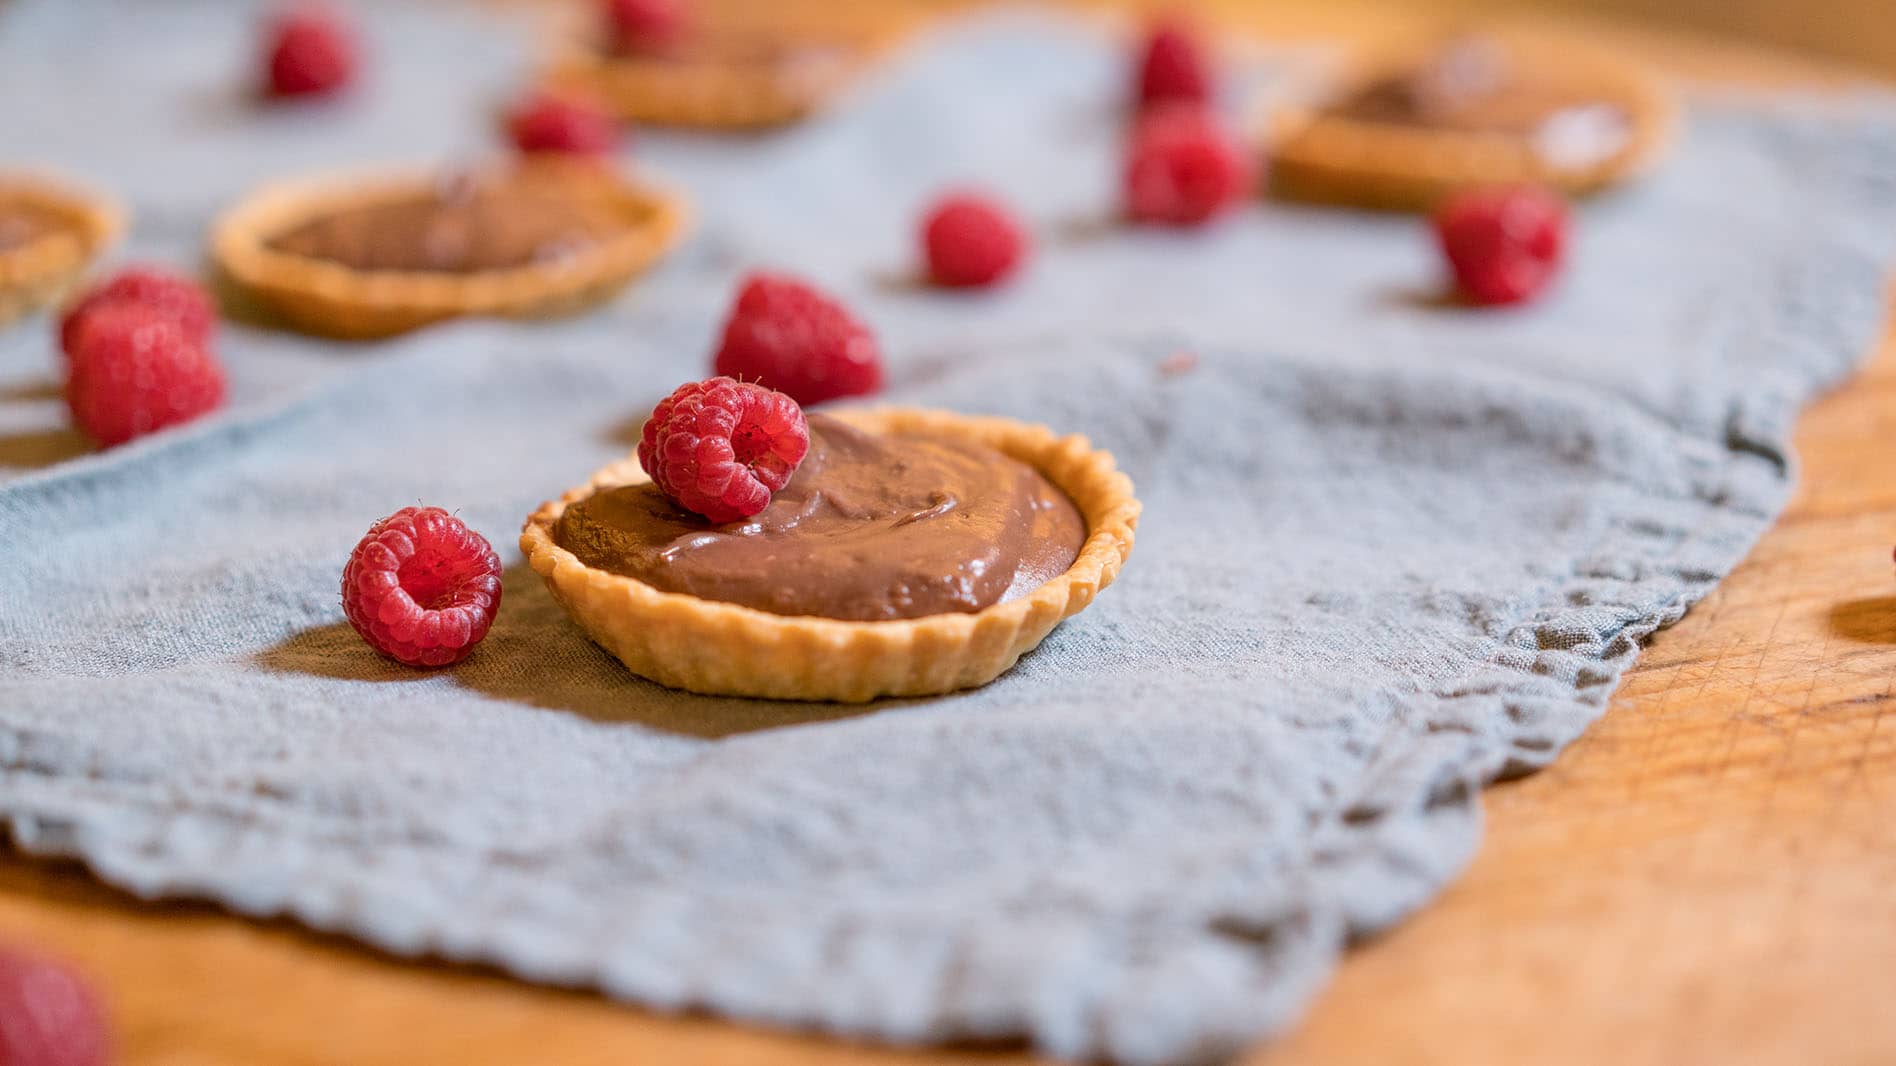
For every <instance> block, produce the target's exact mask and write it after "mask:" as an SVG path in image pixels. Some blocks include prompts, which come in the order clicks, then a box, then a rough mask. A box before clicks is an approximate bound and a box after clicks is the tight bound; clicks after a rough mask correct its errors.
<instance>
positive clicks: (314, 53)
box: [265, 5, 356, 96]
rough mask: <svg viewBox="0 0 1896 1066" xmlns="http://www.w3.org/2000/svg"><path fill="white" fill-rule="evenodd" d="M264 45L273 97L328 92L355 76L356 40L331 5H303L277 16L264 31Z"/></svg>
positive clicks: (266, 81) (313, 94) (335, 89)
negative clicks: (325, 6) (330, 8)
mask: <svg viewBox="0 0 1896 1066" xmlns="http://www.w3.org/2000/svg"><path fill="white" fill-rule="evenodd" d="M265 47H266V49H267V53H268V59H267V61H266V62H267V66H266V80H265V85H266V87H267V88H268V89H269V91H270V94H271V95H272V96H327V95H329V94H330V93H334V92H336V91H338V90H340V89H342V88H344V87H346V86H347V85H348V84H349V83H350V82H351V81H353V80H354V78H355V72H356V49H355V38H354V37H353V35H352V34H351V33H350V31H349V27H348V25H347V24H346V23H345V22H343V20H342V18H341V16H340V15H338V14H336V13H335V12H334V11H331V10H329V9H328V8H324V7H317V6H308V5H305V6H299V7H295V8H292V9H289V10H286V11H284V12H282V13H280V14H278V15H277V16H276V18H275V19H273V20H272V21H271V22H270V24H269V26H268V28H267V29H266V31H265Z"/></svg>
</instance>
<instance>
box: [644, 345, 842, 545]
mask: <svg viewBox="0 0 1896 1066" xmlns="http://www.w3.org/2000/svg"><path fill="white" fill-rule="evenodd" d="M809 450H810V426H809V423H807V422H805V421H804V418H803V409H802V408H800V407H798V406H797V402H796V401H795V400H792V399H791V398H790V397H788V396H785V395H784V394H783V393H781V392H773V391H772V390H770V389H766V388H764V387H763V386H762V385H748V384H745V383H744V382H741V381H734V380H732V379H731V378H708V379H706V380H704V381H693V382H688V383H686V384H684V385H680V386H678V388H677V390H676V391H674V392H673V393H672V394H671V395H670V396H667V397H665V398H664V399H662V400H660V401H658V406H657V407H654V408H652V417H651V418H649V419H647V420H646V423H645V435H644V436H643V437H642V438H640V440H639V465H641V466H643V467H644V468H645V472H646V473H647V474H649V475H651V478H652V484H654V485H657V486H658V488H659V491H660V492H663V493H664V494H665V495H667V496H670V497H671V498H672V501H673V502H675V503H677V504H678V506H680V507H683V508H685V509H686V510H688V511H694V512H696V513H698V514H701V515H703V516H705V517H706V518H708V519H710V520H711V521H713V522H716V523H720V524H722V523H724V522H735V521H737V520H739V519H742V518H749V517H750V516H751V515H754V514H756V513H757V512H759V511H761V510H763V509H764V508H765V507H767V506H769V504H770V494H771V493H773V492H776V491H777V490H778V489H780V488H783V487H784V485H786V484H788V483H789V481H790V475H791V474H793V473H796V469H797V464H798V463H801V462H802V461H803V453H804V452H807V451H809Z"/></svg>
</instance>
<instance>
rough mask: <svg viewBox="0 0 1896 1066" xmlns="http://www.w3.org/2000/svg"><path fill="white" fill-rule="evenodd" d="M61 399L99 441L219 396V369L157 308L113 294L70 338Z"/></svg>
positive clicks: (171, 420)
mask: <svg viewBox="0 0 1896 1066" xmlns="http://www.w3.org/2000/svg"><path fill="white" fill-rule="evenodd" d="M71 363H72V373H71V376H70V377H69V378H68V379H67V381H66V404H67V406H69V407H70V408H72V420H73V422H74V423H76V424H77V425H78V426H79V428H80V429H82V430H84V431H85V433H86V435H87V436H89V437H91V438H92V439H93V440H96V441H98V442H99V443H100V444H104V445H107V446H111V445H115V444H123V443H125V442H126V441H128V440H131V439H132V438H134V437H142V436H144V435H145V434H147V433H151V432H154V431H156V430H160V429H163V428H165V427H166V426H173V425H177V424H178V423H180V422H189V421H190V420H192V419H194V418H196V417H198V416H199V415H202V414H204V413H206V412H208V411H212V410H215V409H216V408H218V407H219V406H221V405H222V404H223V402H224V368H223V366H222V365H220V364H219V363H218V361H217V358H216V356H213V355H212V354H211V353H210V351H209V350H208V349H206V348H205V347H204V346H203V345H201V344H198V343H196V342H195V341H193V340H191V338H189V337H187V336H186V335H185V333H184V330H183V329H182V328H180V327H179V325H178V323H177V322H176V321H174V320H173V319H172V318H171V317H170V316H168V315H166V314H165V313H164V312H163V311H161V310H159V309H156V308H153V307H149V306H147V305H145V304H141V303H134V302H132V301H130V300H115V301H113V302H111V303H106V304H101V305H99V306H98V307H95V308H93V309H92V310H90V311H88V312H86V315H85V320H84V322H82V323H81V324H80V327H79V332H78V334H77V335H76V336H75V338H74V340H73V349H72V356H71Z"/></svg>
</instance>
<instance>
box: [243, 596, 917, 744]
mask: <svg viewBox="0 0 1896 1066" xmlns="http://www.w3.org/2000/svg"><path fill="white" fill-rule="evenodd" d="M500 604H501V606H500V616H499V618H497V619H496V620H495V622H494V627H493V629H491V630H489V631H488V634H487V639H486V640H484V641H482V642H481V646H480V647H479V648H478V649H477V650H476V651H475V652H474V654H473V655H471V656H469V657H468V659H467V660H466V661H465V662H462V663H461V664H459V665H458V666H454V667H452V668H450V669H449V670H447V671H446V676H448V677H449V678H452V680H453V682H454V683H455V684H457V685H460V686H461V687H463V688H467V689H471V690H473V691H475V692H479V693H481V694H483V695H486V696H490V697H493V698H496V699H501V700H506V701H509V702H512V703H520V704H525V705H528V706H532V707H538V708H541V709H543V710H549V711H563V712H566V713H568V714H576V715H580V716H581V717H584V718H589V719H591V720H593V721H595V722H600V723H604V724H609V725H636V726H643V727H645V728H647V729H657V730H662V731H664V732H667V733H676V734H678V735H680V736H687V737H697V738H700V739H704V740H716V739H718V738H721V737H728V736H732V735H735V734H739V733H753V732H758V731H760V730H765V729H780V728H783V727H785V726H796V725H812V724H816V723H820V722H831V721H839V720H841V719H845V718H854V717H858V716H860V715H866V714H873V713H875V712H876V711H878V710H883V709H887V708H890V707H895V706H901V705H903V704H906V703H909V702H914V701H896V700H891V701H884V702H881V703H871V704H854V703H851V704H845V703H799V702H790V701H783V700H759V699H744V698H739V697H718V696H695V695H692V694H690V693H687V692H679V691H676V690H673V689H668V688H665V687H663V686H661V685H656V684H653V683H652V682H650V681H646V680H645V679H643V678H640V677H636V676H634V675H633V674H631V673H630V672H628V671H627V670H626V668H625V667H624V666H623V665H621V664H620V662H619V661H618V660H617V659H614V658H613V657H612V656H611V655H608V654H607V653H606V652H605V651H604V650H602V649H601V648H599V647H598V646H597V645H595V644H594V643H593V642H592V641H590V640H588V639H587V638H586V635H585V634H584V633H583V632H581V631H580V629H579V627H578V626H576V625H574V624H573V623H572V621H571V620H570V619H568V618H567V617H566V612H565V611H564V610H563V609H561V607H560V605H559V604H558V603H557V602H555V601H554V599H553V596H552V594H551V593H549V592H547V590H546V585H545V583H544V582H542V581H541V580H540V576H539V575H538V574H535V573H534V572H533V570H532V568H530V567H528V566H527V565H526V564H525V563H515V564H514V565H512V566H510V567H508V568H507V569H506V571H505V572H504V573H503V574H502V575H501V600H500ZM254 661H255V662H256V663H257V664H258V665H259V666H261V667H262V668H263V669H265V670H269V671H272V672H276V673H295V674H308V675H311V676H314V677H329V678H336V679H338V680H344V681H366V682H383V683H401V682H407V683H417V682H423V681H426V680H428V679H430V678H432V677H435V676H437V675H436V673H435V672H433V671H425V670H416V669H412V668H410V667H406V666H403V665H401V664H400V663H395V662H391V661H390V660H388V659H384V658H382V657H381V656H379V655H377V654H375V653H374V652H373V651H372V650H371V649H370V648H369V646H368V645H367V644H365V643H363V641H362V638H361V637H359V636H357V635H356V632H355V630H354V629H352V628H351V627H350V625H349V623H348V622H334V623H331V624H329V625H325V626H317V627H315V628H312V629H306V630H303V631H302V632H300V633H297V634H294V635H292V636H290V637H289V638H287V639H285V640H283V641H281V642H279V643H277V644H275V645H272V646H271V647H268V648H265V649H264V650H263V651H261V652H258V653H257V655H256V657H255V660H254Z"/></svg>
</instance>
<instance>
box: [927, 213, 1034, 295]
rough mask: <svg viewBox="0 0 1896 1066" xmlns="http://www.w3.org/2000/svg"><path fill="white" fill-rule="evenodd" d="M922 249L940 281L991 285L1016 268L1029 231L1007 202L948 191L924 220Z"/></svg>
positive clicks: (944, 283)
mask: <svg viewBox="0 0 1896 1066" xmlns="http://www.w3.org/2000/svg"><path fill="white" fill-rule="evenodd" d="M922 250H923V252H924V253H925V254H926V255H927V257H928V273H929V276H931V277H932V278H934V279H935V284H937V285H948V286H956V287H960V286H973V285H991V284H993V283H994V282H996V281H999V280H1001V279H1002V278H1004V277H1006V276H1007V275H1008V274H1010V273H1012V272H1013V270H1014V268H1015V267H1016V266H1018V265H1019V264H1020V261H1021V257H1022V255H1023V254H1024V253H1025V252H1026V250H1027V237H1026V235H1025V233H1023V232H1022V230H1021V228H1020V226H1019V224H1018V223H1016V222H1015V221H1014V217H1013V216H1012V215H1010V214H1008V213H1007V208H1005V207H1002V206H1001V205H1000V204H998V203H996V202H995V201H993V200H991V199H989V198H987V197H985V196H980V195H976V194H973V193H957V194H954V195H950V196H946V197H943V198H942V199H941V200H940V201H938V202H937V203H936V204H935V207H934V209H933V210H931V211H929V213H928V218H927V219H926V220H924V221H923V223H922Z"/></svg>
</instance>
